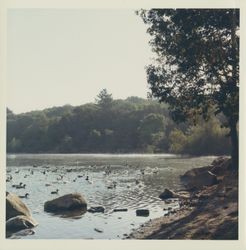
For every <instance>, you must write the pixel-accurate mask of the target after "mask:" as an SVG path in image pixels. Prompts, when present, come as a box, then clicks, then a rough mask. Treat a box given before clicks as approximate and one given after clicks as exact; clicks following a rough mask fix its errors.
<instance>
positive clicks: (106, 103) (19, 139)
mask: <svg viewBox="0 0 246 250" xmlns="http://www.w3.org/2000/svg"><path fill="white" fill-rule="evenodd" d="M223 119H224V117H223V115H219V116H216V117H215V116H212V119H210V120H209V121H208V122H205V121H204V120H203V119H202V118H200V120H199V122H198V124H197V126H193V125H191V124H189V123H188V122H183V123H180V124H176V123H174V122H173V120H172V119H171V117H170V116H169V111H168V105H167V104H165V103H161V104H160V103H158V102H157V101H154V100H146V99H142V98H139V97H128V98H127V99H125V100H114V99H113V98H112V96H111V95H110V94H108V92H107V91H106V90H105V89H104V90H102V91H101V92H100V93H99V95H98V96H97V99H96V101H95V103H88V104H84V105H81V106H77V107H73V106H70V105H65V106H62V107H53V108H49V109H44V110H42V111H32V112H28V113H22V114H18V115H16V114H14V113H13V112H12V111H11V110H9V109H7V152H8V153H178V154H191V155H211V154H213V155H221V154H229V152H230V141H229V139H228V137H226V136H225V135H226V134H227V133H228V131H227V129H226V128H221V126H220V124H221V121H222V120H223Z"/></svg>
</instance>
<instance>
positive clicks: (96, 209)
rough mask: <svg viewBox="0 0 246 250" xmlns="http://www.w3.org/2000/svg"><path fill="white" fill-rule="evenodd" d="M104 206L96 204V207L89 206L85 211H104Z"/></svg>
mask: <svg viewBox="0 0 246 250" xmlns="http://www.w3.org/2000/svg"><path fill="white" fill-rule="evenodd" d="M104 210H105V208H104V207H101V206H98V207H90V208H89V209H88V210H87V212H90V213H104Z"/></svg>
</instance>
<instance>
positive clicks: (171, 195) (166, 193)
mask: <svg viewBox="0 0 246 250" xmlns="http://www.w3.org/2000/svg"><path fill="white" fill-rule="evenodd" d="M175 197H176V194H175V193H174V192H173V191H171V190H169V189H167V188H166V189H165V190H164V192H163V193H161V194H160V195H159V198H160V199H162V200H165V199H169V198H175Z"/></svg>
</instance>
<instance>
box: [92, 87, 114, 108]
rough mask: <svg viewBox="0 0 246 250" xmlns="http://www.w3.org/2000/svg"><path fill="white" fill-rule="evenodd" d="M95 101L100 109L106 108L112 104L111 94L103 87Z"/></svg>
mask: <svg viewBox="0 0 246 250" xmlns="http://www.w3.org/2000/svg"><path fill="white" fill-rule="evenodd" d="M96 103H97V105H98V106H99V107H100V108H101V109H103V110H107V109H109V108H110V107H111V106H112V103H113V98H112V95H111V94H109V93H108V92H107V90H106V89H103V90H102V91H101V92H100V93H99V94H98V96H97V99H96Z"/></svg>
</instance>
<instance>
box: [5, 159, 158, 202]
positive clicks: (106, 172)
mask: <svg viewBox="0 0 246 250" xmlns="http://www.w3.org/2000/svg"><path fill="white" fill-rule="evenodd" d="M96 167H97V166H96V165H94V166H91V165H89V166H87V170H86V171H84V169H80V168H78V166H76V167H68V168H66V167H60V168H59V167H54V166H37V165H33V166H32V167H29V168H25V171H24V175H23V174H22V167H19V168H15V169H13V168H12V167H11V168H10V167H9V168H8V169H7V174H6V182H7V183H10V184H11V187H12V188H13V189H17V190H24V192H23V194H20V195H19V197H20V198H23V199H26V198H30V193H31V189H32V187H31V186H27V184H26V183H24V182H23V179H26V180H28V179H32V176H34V175H43V176H49V175H52V176H53V180H49V182H47V183H44V186H45V187H54V188H53V190H52V191H50V194H56V195H58V194H59V188H56V187H55V186H56V185H61V184H63V185H65V184H68V183H70V182H73V183H74V182H78V181H79V180H81V179H84V180H85V182H86V183H87V184H91V185H93V184H94V180H93V177H92V176H91V175H90V174H89V171H88V170H93V168H96ZM124 167H125V170H124V171H123V172H122V175H128V174H129V172H130V170H129V169H130V168H131V166H130V165H127V164H125V166H124ZM97 169H98V168H97ZM100 170H101V172H102V174H103V177H104V179H105V185H106V188H107V189H116V188H117V185H118V182H117V180H115V178H114V180H111V179H110V176H113V175H114V174H115V171H116V170H114V168H113V167H111V165H105V166H102V167H101V168H100ZM80 172H82V173H80ZM158 172H159V169H158V168H157V167H155V168H150V167H146V168H139V174H138V178H137V179H135V187H136V186H138V187H142V186H143V185H144V182H143V177H144V176H145V175H149V174H157V173H158ZM71 173H78V174H76V175H75V176H74V177H73V178H72V179H68V178H66V177H67V176H68V175H69V174H71ZM20 179H22V181H19V182H18V180H20ZM39 180H40V179H39ZM126 187H127V188H130V187H131V185H129V184H126ZM26 190H28V191H26ZM18 193H19V192H18Z"/></svg>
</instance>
